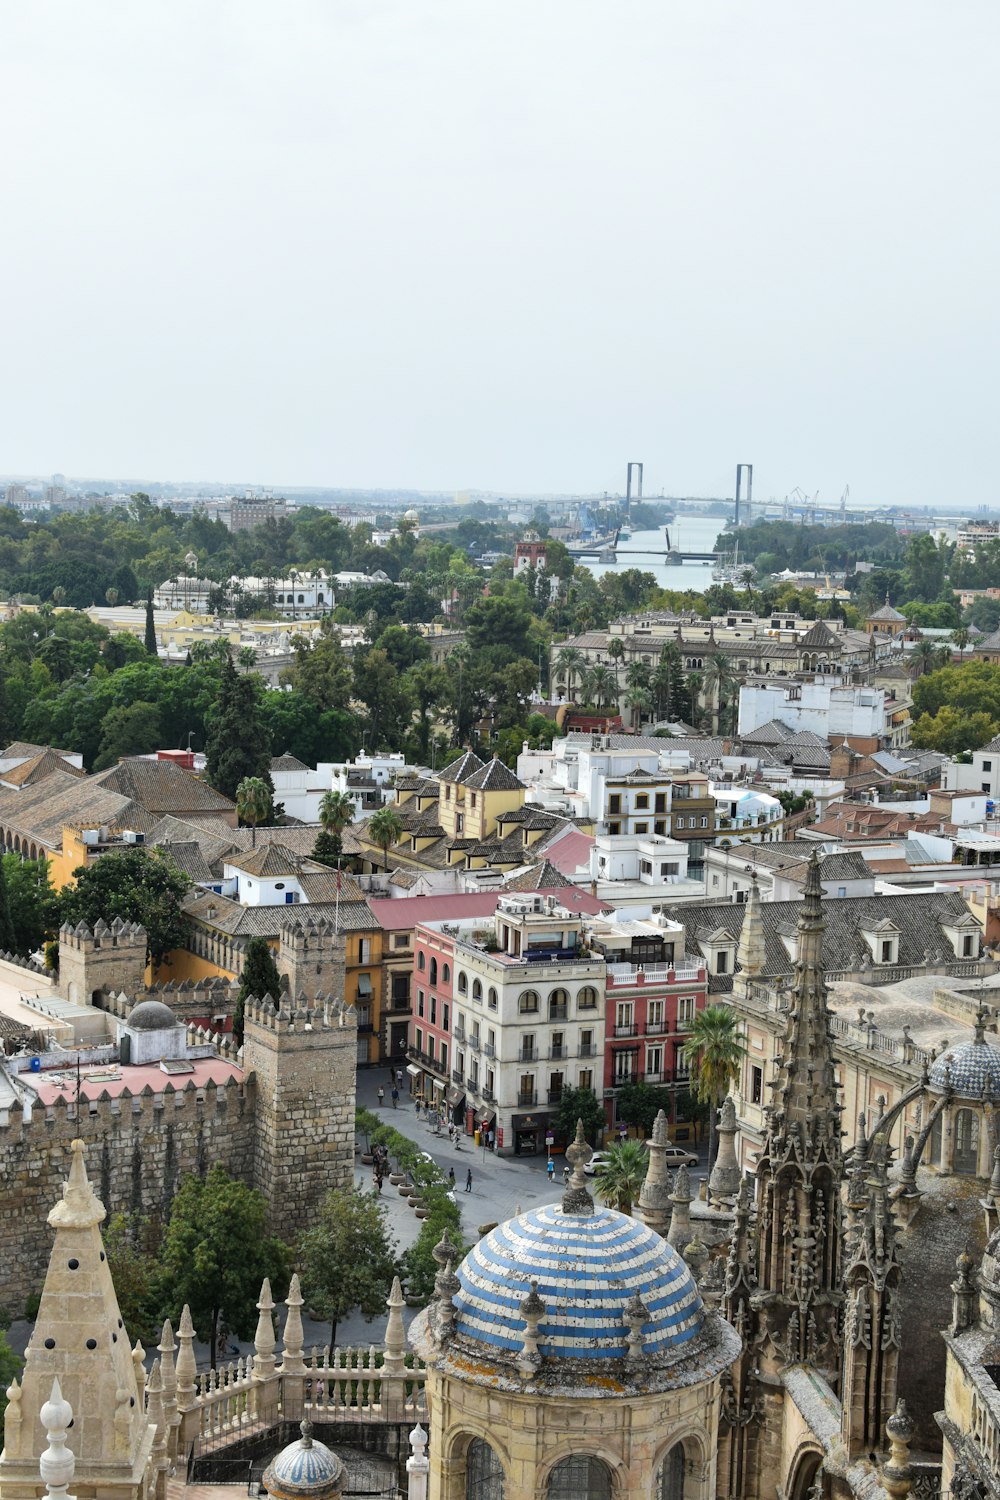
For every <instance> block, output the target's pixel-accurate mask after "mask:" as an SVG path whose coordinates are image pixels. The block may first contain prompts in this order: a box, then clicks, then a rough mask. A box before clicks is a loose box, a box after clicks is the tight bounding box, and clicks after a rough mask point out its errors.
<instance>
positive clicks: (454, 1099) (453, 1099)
mask: <svg viewBox="0 0 1000 1500" xmlns="http://www.w3.org/2000/svg"><path fill="white" fill-rule="evenodd" d="M445 1098H446V1099H447V1101H448V1104H449V1106H450V1108H451V1109H457V1108H458V1106H459V1105H460V1104H461V1102H462V1100H463V1099H464V1098H465V1094H464V1093H463V1092H462V1090H461V1089H460V1088H459V1087H458V1085H457V1084H455V1083H453V1084H452V1085H451V1088H450V1089H449V1090H448V1092H447V1094H446V1095H445Z"/></svg>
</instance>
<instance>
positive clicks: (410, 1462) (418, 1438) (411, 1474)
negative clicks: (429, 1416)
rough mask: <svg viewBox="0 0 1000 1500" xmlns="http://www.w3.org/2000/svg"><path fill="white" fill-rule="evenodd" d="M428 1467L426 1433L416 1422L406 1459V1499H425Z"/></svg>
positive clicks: (411, 1433)
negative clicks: (408, 1454)
mask: <svg viewBox="0 0 1000 1500" xmlns="http://www.w3.org/2000/svg"><path fill="white" fill-rule="evenodd" d="M430 1467H431V1465H430V1460H429V1458H428V1457H427V1434H426V1432H425V1431H424V1429H423V1428H422V1427H421V1425H420V1423H419V1422H418V1423H417V1425H416V1427H414V1428H413V1429H412V1431H411V1432H410V1456H409V1458H408V1459H407V1460H406V1497H407V1500H427V1475H428V1473H429V1472H430Z"/></svg>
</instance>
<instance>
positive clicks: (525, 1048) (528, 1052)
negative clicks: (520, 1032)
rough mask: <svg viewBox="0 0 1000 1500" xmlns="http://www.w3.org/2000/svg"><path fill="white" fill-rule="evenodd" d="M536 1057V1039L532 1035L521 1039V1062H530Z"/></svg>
mask: <svg viewBox="0 0 1000 1500" xmlns="http://www.w3.org/2000/svg"><path fill="white" fill-rule="evenodd" d="M534 1055H535V1038H534V1036H532V1035H528V1036H522V1038H521V1061H522V1062H530V1061H531V1060H532V1058H533V1057H534Z"/></svg>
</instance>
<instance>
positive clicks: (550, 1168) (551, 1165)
mask: <svg viewBox="0 0 1000 1500" xmlns="http://www.w3.org/2000/svg"><path fill="white" fill-rule="evenodd" d="M545 1170H546V1172H548V1174H549V1181H550V1182H551V1181H552V1179H553V1178H554V1177H555V1175H556V1164H555V1162H554V1161H553V1160H552V1158H551V1156H550V1157H549V1163H548V1166H547V1167H546V1168H545Z"/></svg>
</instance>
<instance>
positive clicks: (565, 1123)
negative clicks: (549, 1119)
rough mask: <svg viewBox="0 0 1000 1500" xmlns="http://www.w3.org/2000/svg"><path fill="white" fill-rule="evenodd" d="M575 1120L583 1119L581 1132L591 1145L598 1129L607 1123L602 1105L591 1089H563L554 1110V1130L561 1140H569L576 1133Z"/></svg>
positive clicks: (601, 1128)
mask: <svg viewBox="0 0 1000 1500" xmlns="http://www.w3.org/2000/svg"><path fill="white" fill-rule="evenodd" d="M577 1120H582V1121H583V1133H584V1135H585V1136H586V1137H587V1140H588V1141H589V1142H590V1144H591V1145H592V1146H593V1145H594V1144H595V1142H596V1140H597V1134H598V1131H601V1130H603V1129H604V1127H605V1125H606V1124H607V1121H606V1119H605V1115H604V1105H603V1104H602V1103H601V1101H600V1099H598V1097H597V1095H596V1094H595V1093H594V1091H593V1089H575V1088H564V1089H563V1091H562V1095H561V1097H560V1099H559V1107H558V1109H557V1110H556V1130H557V1131H558V1133H559V1135H560V1136H562V1138H563V1140H566V1141H571V1140H572V1139H573V1137H574V1136H575V1135H576V1122H577Z"/></svg>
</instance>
